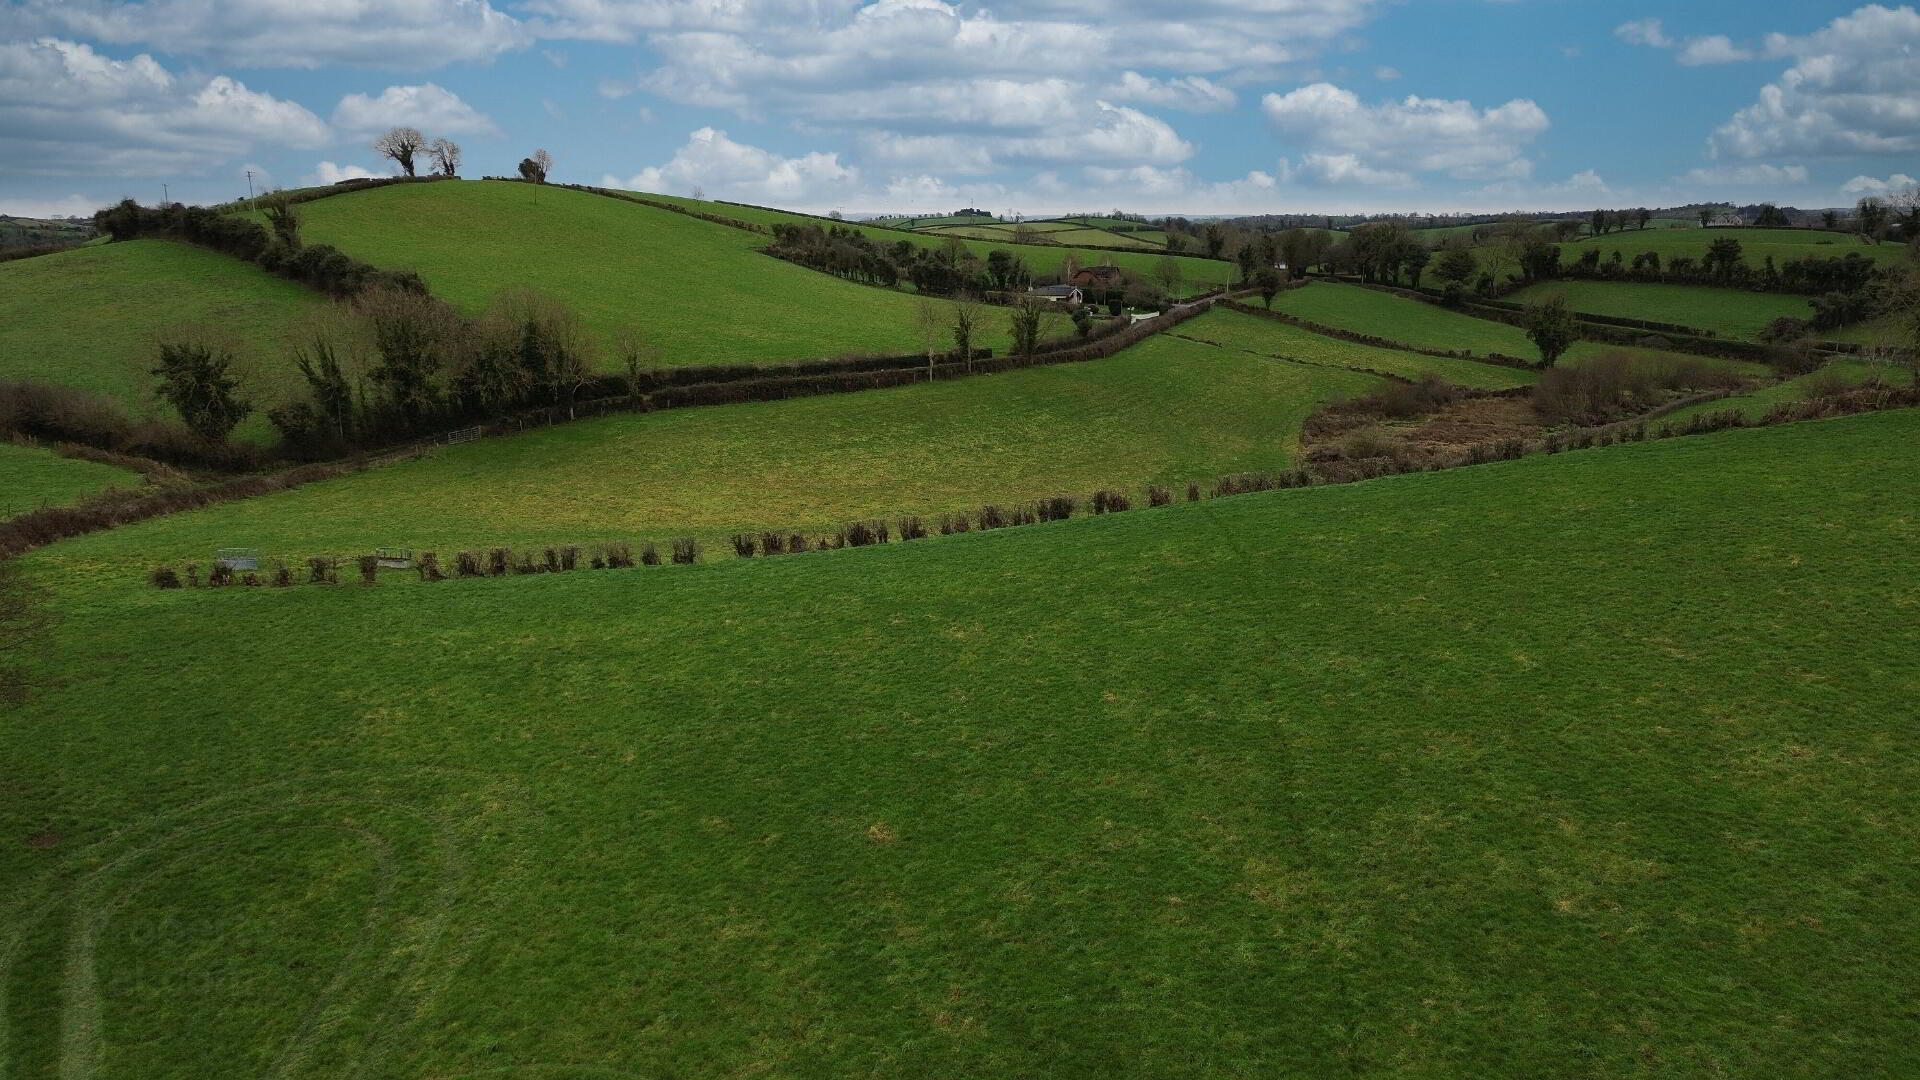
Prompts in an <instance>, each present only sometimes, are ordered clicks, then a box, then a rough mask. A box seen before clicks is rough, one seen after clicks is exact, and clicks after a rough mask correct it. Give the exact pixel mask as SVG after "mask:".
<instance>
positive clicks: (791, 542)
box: [787, 533, 809, 555]
mask: <svg viewBox="0 0 1920 1080" xmlns="http://www.w3.org/2000/svg"><path fill="white" fill-rule="evenodd" d="M808 546H809V543H808V540H807V538H806V537H805V536H802V535H801V534H799V533H794V534H793V535H792V536H789V537H787V553H788V554H790V555H799V554H802V553H803V552H805V551H806V550H807V549H808Z"/></svg>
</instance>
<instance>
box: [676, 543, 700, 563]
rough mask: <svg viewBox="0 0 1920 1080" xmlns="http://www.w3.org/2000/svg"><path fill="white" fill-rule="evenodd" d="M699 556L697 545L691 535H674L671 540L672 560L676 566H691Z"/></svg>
mask: <svg viewBox="0 0 1920 1080" xmlns="http://www.w3.org/2000/svg"><path fill="white" fill-rule="evenodd" d="M699 558H700V548H699V545H697V544H695V543H694V542H693V537H691V536H681V537H676V538H675V539H674V541H673V562H674V565H676V566H691V565H692V564H693V563H694V562H696V561H698V560H699Z"/></svg>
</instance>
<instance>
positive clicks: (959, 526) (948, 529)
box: [940, 514, 973, 536]
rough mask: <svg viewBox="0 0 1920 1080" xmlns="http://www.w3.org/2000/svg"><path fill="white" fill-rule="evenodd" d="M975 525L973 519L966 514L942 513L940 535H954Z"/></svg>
mask: <svg viewBox="0 0 1920 1080" xmlns="http://www.w3.org/2000/svg"><path fill="white" fill-rule="evenodd" d="M972 527H973V522H972V519H970V518H969V517H967V515H965V514H942V515H940V535H941V536H952V535H953V534H954V533H963V532H967V531H968V530H970V529H971V528H972Z"/></svg>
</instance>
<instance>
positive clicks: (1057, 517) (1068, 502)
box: [1038, 495, 1075, 521]
mask: <svg viewBox="0 0 1920 1080" xmlns="http://www.w3.org/2000/svg"><path fill="white" fill-rule="evenodd" d="M1074 505H1075V503H1074V498H1073V496H1071V495H1054V496H1051V497H1049V498H1045V499H1041V500H1040V504H1039V507H1038V517H1039V518H1040V520H1041V521H1065V520H1066V519H1068V518H1070V517H1072V516H1073V508H1074Z"/></svg>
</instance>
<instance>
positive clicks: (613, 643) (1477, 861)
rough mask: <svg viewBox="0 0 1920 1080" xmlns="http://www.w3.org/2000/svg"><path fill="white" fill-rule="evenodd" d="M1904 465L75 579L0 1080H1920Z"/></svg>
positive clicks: (1853, 457)
mask: <svg viewBox="0 0 1920 1080" xmlns="http://www.w3.org/2000/svg"><path fill="white" fill-rule="evenodd" d="M1916 439H1920V412H1904V413H1887V414H1879V415H1870V416H1863V417H1855V418H1849V419H1842V420H1834V421H1827V422H1819V423H1803V424H1798V425H1793V426H1789V427H1778V428H1770V429H1762V430H1744V431H1732V432H1726V433H1722V434H1716V435H1709V436H1700V437H1691V438H1683V439H1674V440H1667V441H1662V442H1655V443H1645V444H1637V445H1630V446H1620V447H1612V448H1608V449H1602V450H1595V451H1587V452H1580V453H1570V454H1563V455H1557V456H1552V457H1537V458H1529V459H1525V460H1521V461H1517V462H1510V463H1505V464H1499V465H1492V466H1485V467H1478V468H1469V469H1459V470H1453V471H1448V472H1442V473H1430V474H1418V475H1409V476H1403V477H1396V478H1392V479H1388V480H1382V481H1375V482H1369V483H1364V484H1355V485H1348V486H1342V487H1329V488H1318V489H1310V490H1304V491H1289V492H1273V493H1267V494H1264V495H1252V496H1243V497H1238V498H1230V499H1221V500H1216V501H1210V502H1206V503H1201V504H1198V505H1175V506H1172V507H1168V508H1165V509H1159V510H1136V511H1132V512H1130V513H1126V514H1120V515H1116V516H1110V517H1106V518H1098V519H1080V520H1075V521H1072V522H1067V523H1063V524H1056V525H1045V526H1034V527H1028V528H1021V529H1012V530H1008V531H1005V532H996V533H986V534H981V533H975V534H971V535H968V536H961V537H954V538H950V539H933V540H927V541H921V542H917V543H912V544H903V545H902V544H897V545H892V546H889V547H885V548H867V549H860V550H852V551H844V552H836V553H828V554H816V555H806V556H796V557H789V558H785V559H771V560H756V561H751V562H729V563H725V564H720V565H712V566H702V567H695V568H691V569H675V568H657V569H636V570H631V571H607V572H580V573H574V574H562V575H556V576H551V577H547V576H540V577H528V578H505V579H498V580H484V581H477V582H469V581H449V582H445V583H442V584H438V585H414V586H397V585H396V586H392V587H388V586H381V587H377V588H373V589H365V588H360V587H358V586H341V587H331V588H329V587H317V586H316V587H307V586H303V587H300V588H294V589H286V590H274V589H233V590H224V591H219V592H208V591H204V590H200V591H186V590H182V591H176V592H162V591H158V590H151V589H145V588H142V587H140V586H137V585H134V584H131V583H126V582H124V581H117V582H116V583H115V584H114V585H112V586H107V585H100V586H99V587H97V588H89V589H86V590H82V591H79V592H68V591H65V590H63V591H62V594H61V595H62V599H61V604H60V616H61V618H60V621H59V623H58V625H57V628H56V630H55V633H56V634H57V635H58V636H57V638H56V640H55V642H54V645H55V648H56V649H57V652H56V654H55V655H57V656H58V658H59V677H58V678H57V679H56V680H54V681H52V682H50V683H49V684H47V685H45V686H44V687H42V688H41V689H40V691H39V695H38V697H37V698H36V699H35V700H34V701H33V702H32V703H31V704H30V705H29V706H28V707H27V709H26V710H25V711H24V712H21V713H16V714H14V715H13V716H11V717H9V718H8V720H7V722H6V723H5V724H4V725H0V760H5V761H6V762H7V763H8V770H7V771H8V775H9V777H10V778H11V779H10V780H9V787H8V795H7V798H5V799H4V800H0V833H3V834H4V835H6V836H8V837H10V838H12V839H11V841H10V842H9V843H6V844H4V845H0V882H4V883H5V885H6V887H5V889H4V890H0V896H3V897H4V900H5V903H6V904H7V905H8V907H7V915H6V917H5V918H4V919H0V988H4V991H5V993H6V1000H5V1003H4V1008H5V1010H6V1020H7V1023H6V1024H5V1026H4V1027H0V1040H4V1045H0V1062H4V1063H5V1067H6V1068H7V1070H8V1072H7V1075H8V1076H9V1077H13V1076H20V1077H53V1076H60V1077H83V1076H85V1077H102V1078H105V1077H116V1078H117V1077H142V1078H146V1077H166V1076H178V1077H199V1076H215V1075H219V1076H260V1075H275V1076H282V1077H294V1078H306V1077H314V1078H320V1077H326V1078H335V1077H342V1076H363V1077H369V1078H375V1080H385V1078H395V1080H400V1078H417V1077H443V1078H448V1080H455V1078H458V1080H468V1078H475V1080H477V1078H480V1077H525V1078H529V1080H531V1078H536V1077H537V1078H540V1080H559V1078H567V1080H572V1078H576V1077H579V1078H585V1077H662V1076H675V1077H682V1078H687V1080H699V1078H708V1077H713V1078H720V1077H738V1076H779V1077H802V1076H806V1077H847V1076H874V1077H909V1076H910V1077H923V1078H929V1080H946V1078H953V1080H976V1078H980V1077H1029V1076H1030V1077H1051V1078H1081V1077H1084V1078H1088V1080H1111V1078H1115V1077H1139V1078H1161V1077H1171V1076H1179V1077H1192V1078H1205V1080H1213V1078H1220V1080H1225V1078H1243V1077H1330V1076H1388V1075H1392V1076H1404V1077H1432V1078H1439V1077H1449V1078H1451V1077H1464V1076H1472V1077H1547V1076H1555V1077H1559V1076H1579V1077H1593V1078H1603V1077H1604V1078H1616V1077H1626V1076H1634V1077H1672V1078H1681V1077H1687V1078H1691V1077H1701V1076H1760V1075H1765V1076H1769V1077H1783V1078H1795V1080H1830V1078H1832V1077H1837V1076H1849V1077H1902V1076H1911V1075H1914V1074H1915V1073H1917V1072H1920V1039H1916V1038H1915V1037H1914V1036H1915V1034H1916V1031H1915V1024H1916V1021H1915V1020H1914V1019H1913V1017H1912V1016H1911V1015H1910V1003H1911V1001H1912V1000H1913V998H1914V995H1915V993H1916V992H1917V991H1920V975H1916V974H1915V968H1914V965H1913V964H1912V963H1911V958H1912V957H1913V956H1914V955H1915V954H1916V952H1917V951H1920V924H1916V922H1915V921H1914V919H1913V918H1912V917H1911V916H1912V902H1913V897H1914V895H1915V894H1916V891H1920V865H1917V864H1916V862H1915V860H1914V858H1913V852H1914V851H1915V849H1916V846H1917V845H1920V758H1916V756H1915V754H1914V753H1913V752H1912V731H1911V727H1912V724H1911V718H1912V702H1913V700H1914V699H1915V696H1916V694H1920V668H1916V666H1915V665H1914V663H1913V657H1914V656H1915V655H1916V654H1917V653H1920V620H1916V619H1915V618H1914V612H1915V610H1916V606H1917V605H1920V586H1917V585H1916V583H1915V577H1914V575H1913V574H1911V573H1907V572H1894V571H1896V570H1898V569H1899V568H1907V567H1910V566H1911V565H1912V560H1913V555H1914V542H1913V541H1914V521H1913V507H1914V506H1915V505H1920V471H1916V470H1915V469H1914V468H1912V447H1913V445H1914V444H1915V441H1916ZM875 452H876V454H877V453H879V452H880V448H879V447H878V446H876V448H875ZM955 460H956V462H963V463H964V461H965V459H964V457H963V456H956V459H955ZM123 535H125V536H127V537H132V536H135V535H136V530H131V529H130V530H126V531H125V533H124V534H123ZM116 542H117V541H116ZM83 543H85V544H89V545H97V544H98V543H99V541H97V540H91V541H86V542H83ZM72 546H73V545H61V546H59V547H56V548H54V549H51V550H49V551H46V552H43V553H40V554H37V555H35V556H32V557H30V567H31V569H32V570H33V571H34V572H35V574H36V576H41V577H53V576H60V575H61V573H62V571H61V564H62V563H63V562H65V561H68V560H66V559H64V557H63V550H65V549H67V548H70V547H72Z"/></svg>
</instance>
